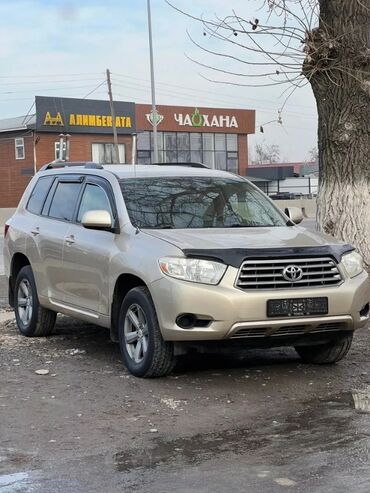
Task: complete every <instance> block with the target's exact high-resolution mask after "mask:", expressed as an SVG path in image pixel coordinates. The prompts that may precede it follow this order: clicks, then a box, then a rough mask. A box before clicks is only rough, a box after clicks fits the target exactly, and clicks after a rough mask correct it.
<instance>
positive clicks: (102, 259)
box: [4, 163, 370, 377]
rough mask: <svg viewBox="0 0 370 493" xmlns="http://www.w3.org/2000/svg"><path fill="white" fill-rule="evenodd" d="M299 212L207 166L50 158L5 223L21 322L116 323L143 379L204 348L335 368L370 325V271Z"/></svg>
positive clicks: (33, 329)
mask: <svg viewBox="0 0 370 493" xmlns="http://www.w3.org/2000/svg"><path fill="white" fill-rule="evenodd" d="M285 212H286V213H283V212H282V211H281V210H279V209H278V208H277V207H276V206H275V205H274V203H273V202H272V201H271V200H270V199H268V198H267V197H266V196H265V195H264V194H263V193H262V192H261V191H260V190H259V189H258V188H256V187H255V186H254V185H252V184H251V183H250V182H248V181H247V180H246V179H244V178H242V177H240V176H236V175H232V174H229V173H226V172H221V171H215V170H210V169H207V168H205V167H204V166H202V165H197V164H191V163H190V164H188V165H186V166H184V165H179V164H177V165H175V164H174V165H153V166H121V165H115V166H101V165H98V164H94V163H67V164H61V163H52V164H49V165H46V166H45V167H44V168H43V169H42V170H41V171H40V172H39V173H37V174H36V176H34V178H33V179H32V181H31V182H30V184H29V186H28V187H27V190H26V191H25V193H24V195H23V198H22V200H21V202H20V204H19V206H18V208H17V210H16V212H15V214H14V215H13V217H12V218H11V220H10V221H9V222H8V223H7V225H6V227H5V241H4V257H5V271H6V275H7V277H8V279H9V302H10V304H11V305H12V306H13V307H14V310H15V315H16V320H17V325H18V328H19V330H20V332H21V333H22V334H24V335H25V336H29V337H32V336H46V335H49V334H51V332H52V330H53V327H54V324H55V317H56V314H57V312H60V313H64V314H66V315H69V316H71V317H75V318H78V319H81V320H85V321H87V322H90V323H94V324H97V325H100V326H103V327H107V328H109V329H110V334H111V337H112V340H114V341H117V342H118V341H119V343H120V347H121V352H122V358H123V361H124V363H125V365H126V366H127V368H128V369H129V371H130V372H131V373H133V374H134V375H136V376H140V377H155V376H163V375H166V374H168V373H169V372H170V371H171V369H172V368H173V365H174V363H175V357H176V355H178V354H183V353H184V352H186V351H187V350H188V349H189V348H193V347H196V348H201V349H202V350H204V346H206V348H208V350H211V349H212V350H215V349H216V350H217V351H218V350H221V349H223V348H225V347H226V348H227V349H228V350H229V349H230V348H234V349H235V350H237V349H240V348H245V347H251V346H282V345H290V346H294V347H295V348H296V350H297V352H298V354H299V355H300V356H301V358H302V359H303V360H304V361H306V362H311V363H335V362H336V361H339V360H340V359H341V358H343V357H344V356H345V355H346V353H347V352H348V350H349V348H350V345H351V342H352V336H353V332H354V330H355V329H358V328H360V327H362V326H364V325H365V324H366V323H367V321H368V320H369V298H370V294H369V288H368V283H367V277H368V276H367V274H366V272H365V271H364V269H363V266H362V259H361V257H360V255H359V254H358V253H357V252H356V251H355V250H354V248H353V247H352V246H351V245H346V244H344V243H341V242H340V241H337V240H335V239H334V238H331V237H328V236H325V235H323V234H319V233H313V232H310V231H307V230H305V229H304V228H302V227H300V226H297V225H296V223H298V222H300V221H301V220H302V216H301V213H300V211H299V210H295V209H294V208H290V209H287V210H286V211H285Z"/></svg>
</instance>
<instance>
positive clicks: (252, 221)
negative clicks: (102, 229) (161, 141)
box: [120, 176, 286, 229]
mask: <svg viewBox="0 0 370 493" xmlns="http://www.w3.org/2000/svg"><path fill="white" fill-rule="evenodd" d="M120 186H121V190H122V194H123V197H124V199H125V203H126V208H127V212H128V214H129V217H130V220H131V223H132V224H133V225H134V226H137V227H139V228H143V229H184V228H237V227H240V228H242V227H245V228H248V227H263V226H269V227H270V226H284V225H285V224H286V220H285V219H284V216H283V215H282V214H280V213H279V212H278V210H277V209H276V208H275V207H274V206H273V205H272V204H271V203H270V202H269V201H268V200H267V199H266V198H265V196H264V195H263V194H262V193H261V192H259V191H258V190H256V189H255V188H254V187H253V186H252V185H250V184H249V183H248V182H247V181H245V180H243V179H242V178H238V177H235V178H234V177H230V178H229V177H226V178H210V177H198V176H196V177H195V176H194V177H183V176H181V177H168V176H162V177H145V178H129V179H125V180H120Z"/></svg>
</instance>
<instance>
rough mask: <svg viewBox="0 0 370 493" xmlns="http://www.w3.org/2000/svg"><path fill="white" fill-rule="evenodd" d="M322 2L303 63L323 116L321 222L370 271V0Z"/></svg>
mask: <svg viewBox="0 0 370 493" xmlns="http://www.w3.org/2000/svg"><path fill="white" fill-rule="evenodd" d="M319 3H320V24H319V27H318V28H317V29H315V30H314V31H312V33H310V35H309V36H308V39H307V45H306V52H307V58H306V61H305V64H304V73H305V75H306V77H307V78H308V80H309V81H310V83H311V85H312V88H313V92H314V95H315V98H316V103H317V108H318V116H319V122H318V145H319V160H320V182H319V195H318V212H317V220H318V224H319V227H320V229H321V230H322V231H324V232H326V233H328V234H330V235H333V236H335V237H337V238H339V239H342V240H344V241H346V242H349V243H352V244H353V245H354V246H355V247H356V248H357V250H358V251H359V252H360V253H361V254H362V256H363V257H364V260H365V265H366V268H367V269H368V270H369V271H370V32H369V31H370V0H319Z"/></svg>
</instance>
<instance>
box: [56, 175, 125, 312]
mask: <svg viewBox="0 0 370 493" xmlns="http://www.w3.org/2000/svg"><path fill="white" fill-rule="evenodd" d="M91 210H106V211H108V212H109V214H110V215H111V217H112V224H113V223H114V222H115V221H116V217H117V214H116V208H115V203H114V196H113V192H112V190H111V187H110V185H109V183H108V182H107V181H106V180H104V179H101V178H98V177H88V178H87V180H86V183H85V184H84V189H83V191H82V194H81V199H80V201H79V205H78V208H77V212H76V217H75V221H74V223H73V224H71V225H70V227H69V230H68V233H67V237H66V239H65V245H64V262H63V268H64V287H63V291H64V296H65V298H64V299H65V301H66V303H67V304H68V305H70V306H71V307H75V308H79V309H83V310H85V311H88V312H97V313H100V314H105V315H108V313H109V262H110V258H111V256H112V255H113V252H114V250H115V236H116V235H115V233H114V232H113V231H107V230H98V229H87V228H84V226H83V225H82V224H81V221H82V218H83V215H84V214H85V213H86V212H88V211H91Z"/></svg>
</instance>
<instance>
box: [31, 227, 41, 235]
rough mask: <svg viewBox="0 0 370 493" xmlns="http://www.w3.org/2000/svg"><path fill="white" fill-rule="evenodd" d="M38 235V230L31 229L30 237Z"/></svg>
mask: <svg viewBox="0 0 370 493" xmlns="http://www.w3.org/2000/svg"><path fill="white" fill-rule="evenodd" d="M39 234H40V228H35V229H31V235H32V236H37V235H39Z"/></svg>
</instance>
